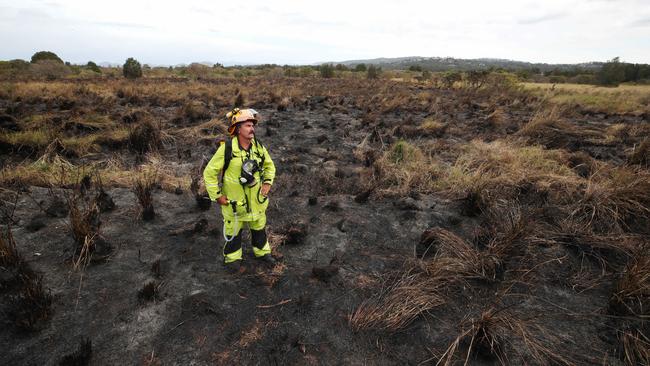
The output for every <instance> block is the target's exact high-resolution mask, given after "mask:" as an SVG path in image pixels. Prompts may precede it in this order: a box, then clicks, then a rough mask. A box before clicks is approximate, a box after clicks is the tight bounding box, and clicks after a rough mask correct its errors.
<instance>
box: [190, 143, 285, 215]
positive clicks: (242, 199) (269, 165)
mask: <svg viewBox="0 0 650 366" xmlns="http://www.w3.org/2000/svg"><path fill="white" fill-rule="evenodd" d="M227 143H230V144H232V159H231V160H230V163H229V164H228V169H226V172H225V174H224V175H223V186H222V187H219V176H220V173H221V169H222V168H223V165H224V153H225V150H226V144H227ZM249 158H250V159H255V160H256V161H257V164H258V165H259V167H260V168H262V171H261V172H256V173H255V181H256V182H257V183H256V184H255V185H254V186H252V187H248V186H243V185H241V183H239V177H240V175H241V166H242V163H243V162H244V161H245V160H246V159H249ZM274 179H275V165H274V164H273V160H271V156H270V155H269V152H268V150H266V147H264V146H262V144H260V143H258V142H257V140H256V139H253V141H252V142H251V146H250V148H249V151H248V152H247V151H245V150H243V149H241V148H240V147H239V142H238V140H237V137H234V138H233V139H232V140H226V142H225V143H223V144H221V145H220V146H219V148H218V149H217V152H216V153H215V154H214V156H213V157H212V159H210V162H209V163H208V165H207V166H206V167H205V170H204V171H203V180H204V182H205V188H206V190H207V191H208V195H209V196H210V199H211V200H212V201H216V200H217V199H218V198H219V197H220V196H221V195H226V197H228V200H235V201H237V202H238V203H240V205H238V206H237V219H238V220H239V221H240V222H241V221H256V220H258V219H259V218H261V217H262V216H263V215H265V212H266V208H267V207H268V205H269V200H268V199H266V198H265V197H264V196H262V194H261V193H260V189H261V188H262V183H269V184H273V180H274ZM241 203H243V205H242V204H241ZM221 213H222V214H223V217H224V219H232V218H233V217H234V215H233V210H232V206H231V205H227V206H221Z"/></svg>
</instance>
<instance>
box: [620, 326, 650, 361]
mask: <svg viewBox="0 0 650 366" xmlns="http://www.w3.org/2000/svg"><path fill="white" fill-rule="evenodd" d="M618 339H619V342H620V343H621V344H622V347H621V348H622V355H621V356H622V359H623V361H624V362H625V365H628V366H636V365H650V335H648V334H644V333H643V331H642V330H640V329H627V330H623V331H619V333H618Z"/></svg>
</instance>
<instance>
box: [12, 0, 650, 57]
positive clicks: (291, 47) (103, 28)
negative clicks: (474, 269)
mask: <svg viewBox="0 0 650 366" xmlns="http://www.w3.org/2000/svg"><path fill="white" fill-rule="evenodd" d="M43 50H46V51H52V52H54V53H56V54H57V55H59V57H61V58H62V59H63V60H65V61H69V62H72V63H84V64H85V63H86V62H88V61H94V62H97V63H102V62H111V63H119V64H121V63H123V62H124V60H126V59H127V58H128V57H134V58H135V59H137V60H138V61H140V62H141V63H143V64H149V65H152V66H153V65H178V64H189V63H191V62H219V63H222V64H225V65H232V64H262V63H275V64H314V63H320V62H327V61H334V62H336V61H345V60H356V59H370V58H378V57H405V56H424V57H455V58H483V57H487V58H502V59H511V60H518V61H528V62H545V63H580V62H589V61H606V60H609V59H612V58H614V57H617V56H618V57H620V58H621V60H622V61H625V62H635V63H650V0H545V1H527V0H491V1H485V0H482V1H480V0H472V1H470V0H447V1H436V0H428V1H416V0H399V1H393V0H383V1H377V0H374V1H353V0H346V1H344V0H321V1H307V0H302V1H300V0H249V1H228V2H226V1H219V0H183V1H167V0H157V1H148V0H147V1H138V0H108V1H94V0H69V1H56V0H46V1H37V0H21V1H16V0H0V60H10V59H17V58H18V59H24V60H29V59H30V58H31V56H32V55H33V54H34V53H35V52H37V51H43Z"/></svg>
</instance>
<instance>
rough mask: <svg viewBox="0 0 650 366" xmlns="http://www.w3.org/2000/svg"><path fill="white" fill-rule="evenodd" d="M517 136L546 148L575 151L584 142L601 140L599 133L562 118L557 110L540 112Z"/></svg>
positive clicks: (601, 136)
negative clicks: (524, 137) (527, 138)
mask: <svg viewBox="0 0 650 366" xmlns="http://www.w3.org/2000/svg"><path fill="white" fill-rule="evenodd" d="M517 135H519V136H526V137H529V138H530V139H531V140H532V141H533V142H535V143H538V144H541V145H544V146H546V147H547V148H552V149H557V148H565V149H569V150H575V149H576V148H577V147H579V146H580V145H581V144H582V142H583V141H584V140H588V139H593V140H598V139H602V138H603V134H602V132H600V131H597V130H593V129H589V128H586V127H580V126H577V125H575V124H572V123H570V122H568V121H566V120H564V119H563V118H562V113H561V111H560V109H559V108H557V107H553V108H551V109H550V110H544V109H543V110H540V111H539V112H537V113H536V114H535V115H534V116H533V118H532V119H531V120H530V122H528V123H527V124H525V125H524V126H523V127H522V128H521V129H520V130H519V131H518V132H517Z"/></svg>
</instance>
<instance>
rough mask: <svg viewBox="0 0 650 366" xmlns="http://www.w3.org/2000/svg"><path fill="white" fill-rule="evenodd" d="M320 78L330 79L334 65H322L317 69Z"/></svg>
mask: <svg viewBox="0 0 650 366" xmlns="http://www.w3.org/2000/svg"><path fill="white" fill-rule="evenodd" d="M318 71H319V72H320V76H321V77H322V78H331V77H334V65H332V64H322V65H320V67H319V68H318Z"/></svg>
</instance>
